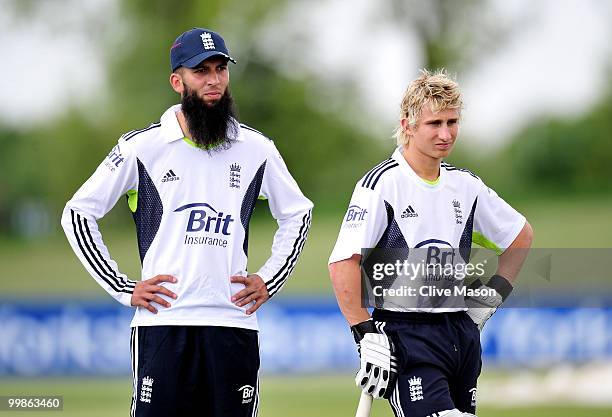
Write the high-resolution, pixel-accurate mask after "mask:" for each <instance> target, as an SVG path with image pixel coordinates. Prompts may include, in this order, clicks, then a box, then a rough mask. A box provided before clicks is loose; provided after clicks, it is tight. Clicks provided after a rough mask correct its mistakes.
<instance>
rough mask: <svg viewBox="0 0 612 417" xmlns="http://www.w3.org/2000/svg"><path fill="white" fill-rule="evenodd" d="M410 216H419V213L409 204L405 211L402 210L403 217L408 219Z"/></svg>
mask: <svg viewBox="0 0 612 417" xmlns="http://www.w3.org/2000/svg"><path fill="white" fill-rule="evenodd" d="M408 217H419V215H418V214H417V212H416V211H414V209H413V208H412V206H408V208H406V209H405V210H404V211H403V212H402V219H406V218H408Z"/></svg>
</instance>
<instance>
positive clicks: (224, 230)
mask: <svg viewBox="0 0 612 417" xmlns="http://www.w3.org/2000/svg"><path fill="white" fill-rule="evenodd" d="M174 212H175V213H180V212H186V213H189V216H187V224H186V227H185V239H184V243H185V244H186V245H207V246H221V247H224V248H225V247H227V236H230V235H231V234H232V227H233V225H232V223H234V221H235V220H234V218H233V217H232V215H231V214H226V213H224V212H222V211H220V210H217V209H215V208H214V207H213V206H212V205H210V204H208V203H189V204H185V205H183V206H181V207H179V208H177V209H175V210H174Z"/></svg>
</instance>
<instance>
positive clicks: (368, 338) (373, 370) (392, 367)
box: [351, 320, 397, 399]
mask: <svg viewBox="0 0 612 417" xmlns="http://www.w3.org/2000/svg"><path fill="white" fill-rule="evenodd" d="M351 330H352V331H353V336H354V337H355V342H357V349H358V351H359V356H360V358H361V367H360V368H359V372H357V375H356V376H355V383H356V384H357V386H358V387H360V388H361V390H362V391H363V392H365V393H367V394H370V395H371V396H372V397H374V398H387V399H388V398H390V397H391V393H392V392H393V388H394V387H395V382H396V381H397V358H396V356H395V354H394V352H395V348H394V346H393V342H391V340H390V339H389V338H388V337H387V335H384V334H382V333H379V332H378V330H377V329H376V327H375V326H374V322H373V321H372V320H367V321H364V322H362V323H359V324H356V325H355V326H353V327H351Z"/></svg>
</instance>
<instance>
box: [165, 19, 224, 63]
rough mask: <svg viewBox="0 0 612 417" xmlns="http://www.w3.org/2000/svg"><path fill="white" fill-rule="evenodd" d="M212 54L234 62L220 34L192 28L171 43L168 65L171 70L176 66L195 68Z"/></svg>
mask: <svg viewBox="0 0 612 417" xmlns="http://www.w3.org/2000/svg"><path fill="white" fill-rule="evenodd" d="M212 56H223V57H225V58H227V59H228V60H229V61H232V62H233V63H234V64H235V63H236V61H235V60H234V58H232V57H231V56H230V54H229V51H228V49H227V47H226V46H225V41H224V40H223V38H222V37H221V35H219V34H218V33H217V32H213V31H212V30H208V29H202V28H193V29H191V30H188V31H187V32H185V33H183V34H182V35H181V36H179V37H178V38H176V40H175V41H174V43H173V44H172V47H171V48H170V66H171V67H172V71H175V70H176V69H177V68H178V67H187V68H195V67H197V66H198V65H199V64H200V62H202V61H204V60H205V59H208V58H210V57H212Z"/></svg>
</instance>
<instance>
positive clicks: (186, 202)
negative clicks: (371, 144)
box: [62, 105, 313, 329]
mask: <svg viewBox="0 0 612 417" xmlns="http://www.w3.org/2000/svg"><path fill="white" fill-rule="evenodd" d="M179 109H180V105H176V106H173V107H171V108H170V109H168V110H167V111H166V112H165V113H164V114H163V115H162V117H161V120H160V123H155V124H152V125H151V126H149V127H148V128H145V129H141V130H135V131H132V132H129V133H126V134H124V135H123V136H122V137H121V138H120V139H119V142H118V144H117V145H116V146H115V147H114V148H113V150H112V151H111V152H110V153H109V154H108V156H107V157H106V159H105V160H104V161H103V162H102V163H101V164H100V166H99V167H98V168H97V170H96V171H95V172H94V174H93V175H92V176H91V178H89V179H88V180H87V181H86V182H85V184H83V186H82V187H81V188H80V189H79V190H78V191H77V192H76V194H75V195H74V197H73V198H72V199H71V200H70V201H68V203H67V204H66V208H65V209H64V213H63V215H62V226H63V228H64V230H65V232H66V235H67V237H68V240H69V241H70V245H71V246H72V248H73V250H74V251H75V253H76V254H77V256H78V257H79V259H80V260H81V262H82V263H83V265H84V266H85V268H86V269H87V271H88V272H89V273H90V274H91V275H92V276H93V277H94V278H95V279H96V281H97V282H98V283H99V284H100V285H101V286H102V287H103V288H104V289H105V290H106V291H107V292H108V293H109V294H110V295H111V296H113V297H114V298H115V299H116V300H118V301H119V302H121V303H122V304H124V305H127V306H129V305H130V301H131V296H132V293H133V290H134V286H135V281H134V280H132V279H129V278H128V277H127V276H126V275H124V274H122V273H120V272H119V269H118V267H117V263H116V262H115V261H114V260H113V259H112V258H111V256H110V255H109V251H108V249H107V248H106V246H105V245H104V243H103V241H102V236H101V234H100V232H99V230H98V225H97V223H96V221H97V220H98V219H100V218H101V217H103V216H104V215H105V214H106V213H107V212H108V211H109V210H110V209H111V208H112V207H113V206H114V205H115V204H116V202H117V200H118V199H119V198H120V197H121V196H124V195H127V196H128V205H129V207H130V209H131V210H132V212H133V216H134V221H135V223H136V229H137V235H138V247H139V251H140V257H141V261H142V274H141V279H148V278H152V277H154V276H156V275H159V274H168V275H174V276H176V277H177V280H178V282H177V283H174V284H173V283H167V282H166V283H164V284H163V285H164V286H166V287H167V288H168V289H170V290H171V291H173V292H174V293H176V294H177V299H176V300H172V299H169V298H168V297H165V296H163V295H160V296H161V297H162V298H165V299H167V300H168V301H169V302H170V303H171V304H172V306H171V307H170V308H164V307H159V308H158V313H157V314H152V313H150V312H149V311H148V310H146V309H144V308H140V307H139V308H137V309H136V312H135V315H134V319H133V320H132V326H155V325H215V326H228V327H240V328H247V329H257V319H256V317H255V314H253V315H251V316H247V315H246V313H245V311H246V308H247V307H248V306H245V307H237V306H236V305H234V304H233V303H232V302H231V300H230V298H231V296H232V295H233V294H235V293H237V292H238V291H239V290H240V289H242V288H243V287H244V286H243V285H242V284H232V283H230V280H229V278H230V276H232V275H245V274H247V271H246V268H247V252H248V230H249V220H250V218H251V214H252V212H253V209H254V206H255V202H256V200H257V198H258V197H260V196H261V197H264V198H267V199H268V203H269V207H270V211H271V213H272V215H273V217H274V218H275V219H276V220H277V222H278V225H279V229H278V231H277V232H276V234H275V236H274V242H273V245H272V254H271V256H270V258H269V259H268V260H267V262H266V263H265V264H264V265H263V266H262V267H261V269H260V270H259V271H257V272H256V273H257V274H259V275H260V276H261V277H262V278H263V280H264V281H265V282H266V286H267V288H268V291H269V293H270V295H271V296H273V295H274V294H276V293H277V292H278V291H279V290H280V289H281V287H282V286H283V285H284V283H285V282H286V280H287V278H288V277H289V275H290V274H291V272H292V271H293V268H294V267H295V264H296V262H297V259H298V257H299V255H300V253H301V251H302V248H303V247H304V243H305V241H306V237H307V234H308V229H309V227H310V221H311V211H312V206H313V205H312V203H311V202H310V201H309V200H308V199H307V198H306V197H304V195H303V194H302V192H301V191H300V189H299V187H298V185H297V184H296V182H295V181H294V179H293V178H292V177H291V175H290V174H289V171H288V170H287V167H286V166H285V163H284V162H283V160H282V158H281V156H280V154H279V153H278V151H277V149H276V147H275V146H274V143H273V142H272V141H271V140H269V139H267V138H266V137H264V136H263V135H262V134H261V133H260V132H257V131H255V130H253V129H251V128H249V127H248V126H246V125H238V123H237V122H236V127H237V134H236V136H235V137H234V138H233V139H234V142H233V143H232V145H231V147H230V148H229V149H225V150H219V151H212V152H210V153H208V152H207V151H205V150H203V149H200V148H197V147H195V146H194V145H193V144H190V143H188V141H186V140H184V137H183V132H182V130H181V128H180V125H179V123H178V120H177V118H176V112H177V111H178V110H179Z"/></svg>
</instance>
